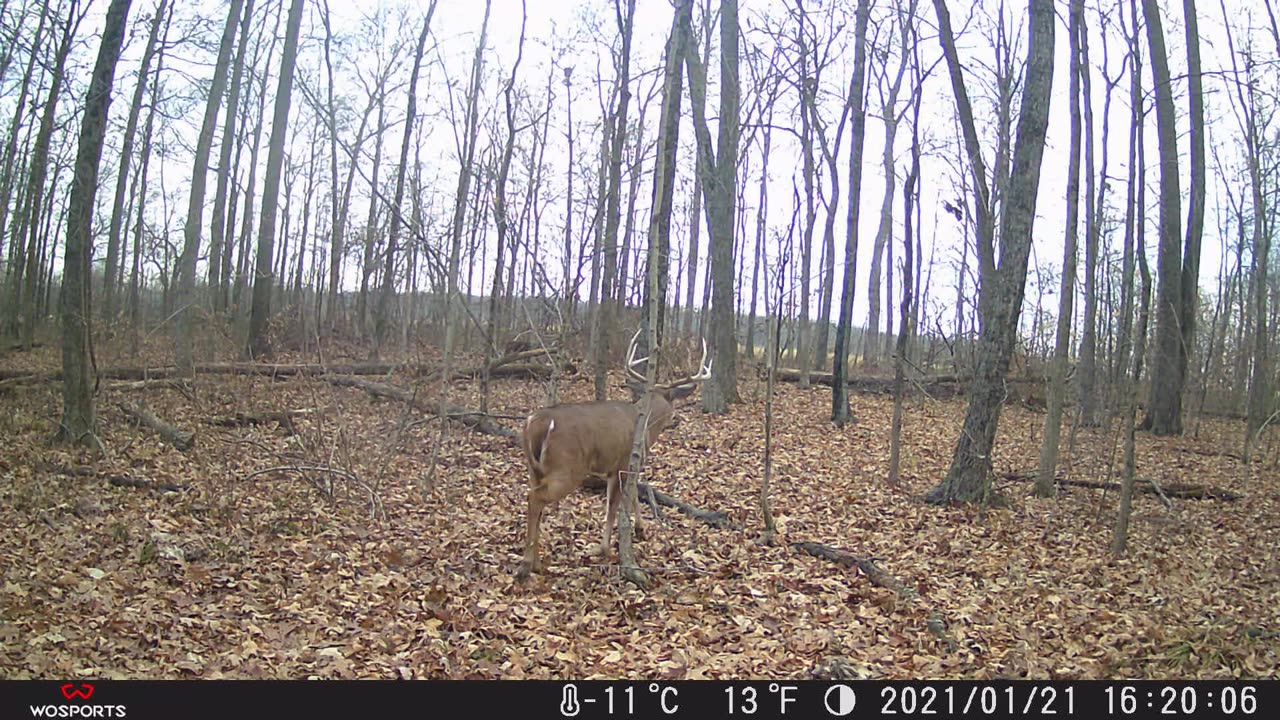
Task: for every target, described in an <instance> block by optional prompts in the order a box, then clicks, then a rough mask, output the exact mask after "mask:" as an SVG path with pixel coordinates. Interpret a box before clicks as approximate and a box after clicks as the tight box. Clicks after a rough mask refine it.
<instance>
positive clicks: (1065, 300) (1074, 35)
mask: <svg viewBox="0 0 1280 720" xmlns="http://www.w3.org/2000/svg"><path fill="white" fill-rule="evenodd" d="M1069 14H1070V20H1069V23H1068V29H1067V34H1068V35H1069V36H1070V47H1071V55H1070V57H1071V65H1070V73H1071V82H1070V89H1069V90H1068V92H1067V102H1068V107H1069V109H1070V110H1069V112H1070V115H1071V148H1070V150H1069V151H1068V155H1067V221H1066V223H1067V234H1066V239H1065V241H1064V242H1063V252H1062V285H1061V287H1060V288H1059V290H1058V327H1057V333H1056V335H1057V337H1056V340H1055V341H1054V345H1053V360H1052V362H1051V363H1050V365H1049V368H1050V369H1049V388H1048V390H1049V393H1048V395H1049V397H1048V408H1047V410H1046V412H1045V415H1044V440H1043V442H1041V444H1040V472H1039V473H1038V474H1037V475H1036V485H1035V490H1034V493H1035V495H1036V496H1037V497H1052V496H1053V494H1054V491H1055V489H1054V484H1053V480H1054V477H1055V474H1056V472H1057V469H1058V441H1059V439H1060V438H1061V433H1062V406H1063V405H1064V404H1065V402H1066V394H1067V353H1068V352H1069V351H1070V349H1071V325H1072V320H1073V317H1072V315H1073V310H1074V301H1075V294H1076V287H1075V285H1076V245H1077V243H1078V237H1077V236H1078V233H1079V229H1080V135H1081V129H1080V76H1081V74H1082V73H1083V70H1082V68H1081V59H1080V37H1081V35H1082V34H1083V32H1084V28H1083V27H1082V26H1081V25H1082V21H1083V19H1084V0H1071V6H1070V10H1069Z"/></svg>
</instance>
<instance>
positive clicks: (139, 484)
mask: <svg viewBox="0 0 1280 720" xmlns="http://www.w3.org/2000/svg"><path fill="white" fill-rule="evenodd" d="M40 468H41V469H42V470H45V471H46V472H51V473H56V474H58V475H68V476H71V477H102V478H105V479H106V481H107V483H108V484H109V485H112V486H114V487H124V488H137V489H139V490H156V491H159V492H180V491H182V490H186V489H187V486H186V485H175V484H173V483H167V482H159V481H156V480H147V479H145V478H135V477H130V476H128V475H112V474H108V473H102V472H99V471H98V470H97V469H95V468H93V467H91V466H89V465H72V466H68V465H58V464H56V463H41V465H40Z"/></svg>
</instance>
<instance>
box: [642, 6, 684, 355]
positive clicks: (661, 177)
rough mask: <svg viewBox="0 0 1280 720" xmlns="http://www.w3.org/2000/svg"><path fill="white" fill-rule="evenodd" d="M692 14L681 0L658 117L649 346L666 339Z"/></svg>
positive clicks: (647, 303) (669, 45) (659, 344)
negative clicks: (654, 265)
mask: <svg viewBox="0 0 1280 720" xmlns="http://www.w3.org/2000/svg"><path fill="white" fill-rule="evenodd" d="M692 17H693V0H679V2H678V3H677V5H676V8H675V16H674V17H673V19H672V23H671V35H670V38H669V39H668V41H667V52H666V59H665V63H666V65H665V78H664V81H663V87H662V111H661V112H662V114H661V117H660V119H659V121H658V159H657V164H656V166H655V168H654V178H653V198H652V207H654V208H655V211H654V212H653V213H652V215H651V217H650V222H649V238H650V240H649V242H650V249H649V262H650V263H655V262H656V263H658V268H657V272H656V274H655V275H654V278H653V280H652V282H650V283H649V284H648V286H647V287H646V290H645V307H646V308H647V309H649V311H650V314H654V313H656V320H655V322H656V323H657V327H655V328H654V329H653V332H652V333H651V338H652V340H653V342H654V344H653V345H649V346H648V347H662V344H663V342H664V341H663V338H662V335H663V324H664V311H665V309H666V302H667V292H666V288H667V278H668V272H669V267H670V263H671V258H670V253H671V213H672V211H673V209H674V208H673V205H674V202H675V185H676V151H677V149H678V148H679V145H680V103H681V98H682V97H683V93H684V72H683V67H682V65H681V63H682V61H683V58H684V54H685V52H686V48H688V47H689V45H690V44H691V38H690V37H689V32H688V31H689V29H690V28H691V27H692ZM682 18H683V19H682ZM648 275H649V273H646V277H648ZM650 293H653V295H650ZM654 357H655V358H657V357H658V356H656V355H655V356H654ZM659 370H660V368H657V367H655V368H654V373H655V375H654V376H655V377H656V376H657V375H656V373H657V372H658V371H659Z"/></svg>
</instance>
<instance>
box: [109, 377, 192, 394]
mask: <svg viewBox="0 0 1280 720" xmlns="http://www.w3.org/2000/svg"><path fill="white" fill-rule="evenodd" d="M102 389H103V390H117V391H119V392H146V391H147V390H177V391H178V392H180V393H182V394H183V395H186V396H188V397H190V395H191V393H192V391H193V389H192V387H191V382H190V381H189V380H186V379H184V378H152V379H150V380H117V381H114V382H109V383H104V384H103V385H102Z"/></svg>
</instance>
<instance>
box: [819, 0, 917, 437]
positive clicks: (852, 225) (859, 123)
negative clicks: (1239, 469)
mask: <svg viewBox="0 0 1280 720" xmlns="http://www.w3.org/2000/svg"><path fill="white" fill-rule="evenodd" d="M870 14H871V3H870V2H869V0H859V2H858V5H857V10H856V20H855V21H854V31H853V32H854V35H853V37H854V40H853V42H854V45H853V48H854V49H853V80H852V81H851V82H850V83H849V96H848V99H847V101H846V102H847V103H848V105H849V106H851V107H852V110H853V129H852V133H853V138H852V139H851V147H850V148H849V215H848V220H847V222H846V223H845V245H844V280H843V282H842V283H841V291H840V318H839V320H838V322H837V324H836V348H835V358H834V359H833V361H832V367H831V374H832V377H833V382H832V386H831V421H832V422H834V423H835V424H836V427H844V425H845V423H847V422H849V420H850V419H851V414H850V412H849V389H848V386H847V385H846V383H845V380H846V378H847V377H848V375H849V369H848V363H849V349H850V345H851V343H850V337H849V336H850V334H851V333H852V331H853V296H854V292H855V284H856V280H857V268H858V264H857V257H858V220H859V217H860V215H861V206H862V149H863V140H864V138H865V137H866V127H867V112H866V106H865V105H864V104H863V86H864V85H865V84H866V81H865V79H866V72H867V23H868V18H869V16H870ZM913 148H916V146H915V145H913ZM916 149H917V150H918V148H916ZM890 152H892V150H891V151H890ZM914 180H915V176H914V175H913V176H912V177H911V179H910V180H909V181H908V182H914ZM888 184H890V185H892V184H893V179H892V178H889V179H888ZM910 187H911V186H910V185H908V192H910ZM908 207H910V206H909V205H908ZM908 217H910V216H909V215H908ZM908 237H910V236H908ZM908 242H910V241H909V240H908ZM823 332H824V333H825V332H826V328H825V327H824V328H823Z"/></svg>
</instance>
